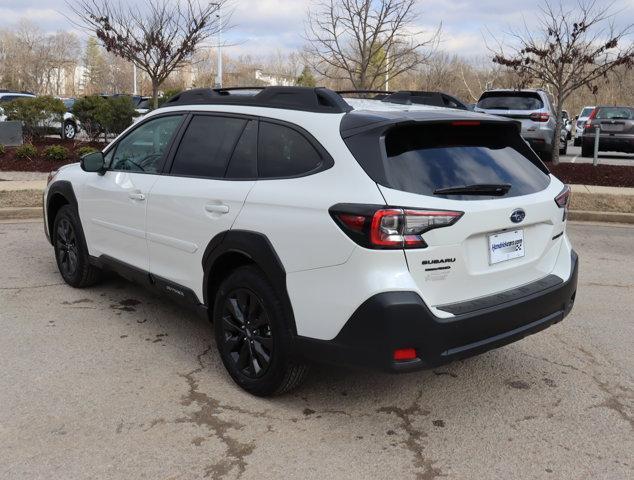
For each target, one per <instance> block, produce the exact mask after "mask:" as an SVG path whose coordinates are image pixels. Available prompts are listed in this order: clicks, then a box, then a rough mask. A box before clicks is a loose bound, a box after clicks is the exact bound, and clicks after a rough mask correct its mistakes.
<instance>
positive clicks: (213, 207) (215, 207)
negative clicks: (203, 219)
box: [205, 203, 229, 213]
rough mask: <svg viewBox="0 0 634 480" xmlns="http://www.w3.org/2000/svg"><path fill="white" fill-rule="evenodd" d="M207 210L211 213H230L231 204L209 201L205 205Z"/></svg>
mask: <svg viewBox="0 0 634 480" xmlns="http://www.w3.org/2000/svg"><path fill="white" fill-rule="evenodd" d="M205 210H207V211H208V212H209V213H229V205H224V204H217V203H208V204H207V205H205Z"/></svg>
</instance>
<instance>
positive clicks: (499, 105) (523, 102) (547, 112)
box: [475, 89, 559, 161]
mask: <svg viewBox="0 0 634 480" xmlns="http://www.w3.org/2000/svg"><path fill="white" fill-rule="evenodd" d="M475 111H476V112H482V113H489V114H492V115H499V116H502V117H507V118H512V119H515V120H519V121H520V122H521V124H522V137H523V138H524V139H525V140H526V141H527V142H528V143H529V144H530V146H531V147H532V148H533V150H535V151H536V152H537V153H538V154H539V155H540V156H541V158H542V159H543V160H545V161H550V160H552V146H553V143H554V142H555V141H557V139H558V138H559V135H558V134H556V133H555V131H556V125H557V121H556V116H555V110H554V107H553V102H552V100H551V98H550V96H549V95H548V94H547V93H546V92H545V91H544V90H539V89H538V90H487V91H485V92H484V93H483V94H482V95H481V96H480V99H479V100H478V103H477V105H476V108H475Z"/></svg>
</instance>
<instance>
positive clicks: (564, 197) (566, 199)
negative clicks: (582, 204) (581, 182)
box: [555, 185, 572, 221]
mask: <svg viewBox="0 0 634 480" xmlns="http://www.w3.org/2000/svg"><path fill="white" fill-rule="evenodd" d="M571 194H572V192H571V191H570V187H569V186H568V185H566V186H565V187H564V189H563V190H562V191H561V192H560V193H559V195H557V196H556V197H555V203H556V204H557V206H558V207H559V208H563V209H564V215H563V218H562V221H563V220H566V217H568V207H569V206H570V196H571Z"/></svg>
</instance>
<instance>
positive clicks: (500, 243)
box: [489, 228, 524, 265]
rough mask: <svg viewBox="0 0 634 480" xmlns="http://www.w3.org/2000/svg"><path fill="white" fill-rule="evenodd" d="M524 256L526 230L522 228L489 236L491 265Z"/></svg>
mask: <svg viewBox="0 0 634 480" xmlns="http://www.w3.org/2000/svg"><path fill="white" fill-rule="evenodd" d="M523 256H524V230H522V229H521V228H520V229H518V230H511V231H508V232H501V233H494V234H493V235H489V263H490V264H491V265H495V264H496V263H500V262H505V261H506V260H511V259H513V258H519V257H523Z"/></svg>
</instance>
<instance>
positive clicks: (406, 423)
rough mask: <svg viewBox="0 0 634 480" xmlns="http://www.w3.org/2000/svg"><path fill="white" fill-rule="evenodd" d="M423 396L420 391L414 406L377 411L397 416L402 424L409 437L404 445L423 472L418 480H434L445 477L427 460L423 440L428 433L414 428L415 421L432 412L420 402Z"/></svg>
mask: <svg viewBox="0 0 634 480" xmlns="http://www.w3.org/2000/svg"><path fill="white" fill-rule="evenodd" d="M422 396H423V392H422V391H420V392H419V393H418V395H417V396H416V398H415V399H414V401H413V402H412V404H411V405H410V406H409V407H407V408H401V407H396V406H388V407H381V408H379V409H378V410H377V412H378V413H387V414H391V415H395V416H396V417H397V418H398V419H399V420H400V422H401V425H400V427H401V429H402V430H403V431H404V432H405V434H406V435H407V437H406V438H405V440H404V441H403V442H402V444H403V445H404V446H405V448H407V450H409V451H410V452H411V453H412V454H413V455H414V465H415V467H416V468H417V469H419V470H421V471H419V472H417V473H416V478H417V479H418V480H433V479H435V478H438V477H441V476H444V475H443V473H442V471H441V470H440V469H439V468H437V467H434V463H435V462H434V461H433V460H430V459H428V458H425V456H424V455H423V450H424V449H425V446H424V445H423V441H422V439H423V438H425V437H427V436H428V435H427V433H425V432H423V431H422V430H419V429H417V428H416V427H414V420H415V419H416V418H418V417H426V416H427V415H429V414H430V413H431V412H430V411H429V410H425V409H423V408H422V407H421V406H420V405H419V402H420V400H421V398H422ZM391 445H392V446H396V445H397V444H396V443H392V444H391Z"/></svg>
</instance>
